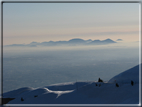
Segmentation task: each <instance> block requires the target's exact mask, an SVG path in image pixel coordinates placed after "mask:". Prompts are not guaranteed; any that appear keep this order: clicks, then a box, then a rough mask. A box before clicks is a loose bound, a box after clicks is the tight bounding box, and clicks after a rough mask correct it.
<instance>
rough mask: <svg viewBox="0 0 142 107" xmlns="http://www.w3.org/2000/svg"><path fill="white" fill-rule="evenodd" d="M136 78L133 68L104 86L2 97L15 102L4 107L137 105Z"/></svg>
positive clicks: (24, 91) (86, 84) (50, 88)
mask: <svg viewBox="0 0 142 107" xmlns="http://www.w3.org/2000/svg"><path fill="white" fill-rule="evenodd" d="M138 75H139V66H136V67H134V68H132V69H129V70H127V71H125V72H122V73H120V74H118V75H116V76H115V77H113V78H112V79H110V80H109V81H108V82H106V83H101V82H95V81H91V82H69V83H62V84H54V85H51V86H45V87H42V88H29V87H25V88H20V89H17V90H13V91H10V92H7V93H4V94H3V97H4V98H15V99H14V100H11V101H9V102H8V104H139V81H138ZM115 80H116V81H115ZM131 80H133V81H134V85H133V86H132V85H131V82H130V81H131ZM115 82H117V83H118V85H119V87H116V83H115ZM6 105H7V104H6Z"/></svg>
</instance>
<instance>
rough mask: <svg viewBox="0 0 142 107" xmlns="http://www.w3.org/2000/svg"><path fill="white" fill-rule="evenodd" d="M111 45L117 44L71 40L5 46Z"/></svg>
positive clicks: (106, 41) (109, 41)
mask: <svg viewBox="0 0 142 107" xmlns="http://www.w3.org/2000/svg"><path fill="white" fill-rule="evenodd" d="M111 43H117V42H116V41H113V40H111V39H109V38H108V39H105V40H92V39H88V40H83V39H80V38H73V39H70V40H68V41H49V42H47V41H45V42H41V43H40V42H35V41H33V42H31V43H30V44H12V45H7V46H28V47H36V46H60V45H67V46H76V45H106V44H111Z"/></svg>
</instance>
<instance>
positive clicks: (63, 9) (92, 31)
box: [3, 3, 140, 45]
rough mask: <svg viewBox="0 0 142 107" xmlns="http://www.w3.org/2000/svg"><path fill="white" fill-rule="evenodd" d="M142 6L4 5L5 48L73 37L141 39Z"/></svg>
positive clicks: (128, 4)
mask: <svg viewBox="0 0 142 107" xmlns="http://www.w3.org/2000/svg"><path fill="white" fill-rule="evenodd" d="M139 6H140V4H139V3H4V4H3V37H4V41H3V42H4V45H9V44H23V43H25V44H28V43H30V42H33V41H36V42H44V41H50V40H52V41H58V40H69V39H72V38H82V39H85V40H87V39H92V40H95V39H100V40H104V39H107V38H110V39H112V40H117V39H123V40H124V41H138V40H139Z"/></svg>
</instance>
